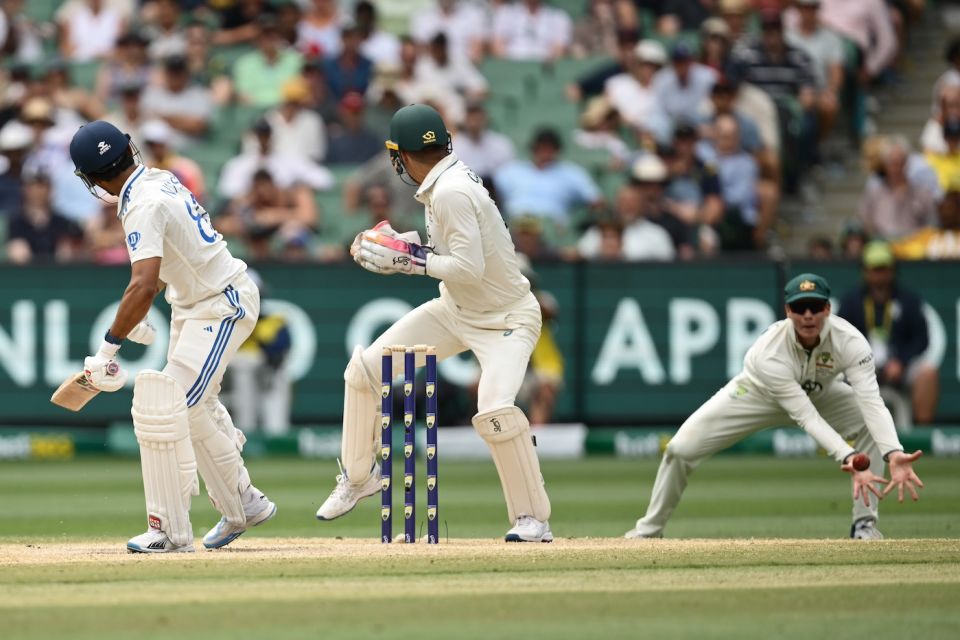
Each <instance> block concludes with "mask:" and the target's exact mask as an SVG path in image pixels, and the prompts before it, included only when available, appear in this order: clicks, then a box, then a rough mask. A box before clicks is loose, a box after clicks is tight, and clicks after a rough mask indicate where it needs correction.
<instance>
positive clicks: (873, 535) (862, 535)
mask: <svg viewBox="0 0 960 640" xmlns="http://www.w3.org/2000/svg"><path fill="white" fill-rule="evenodd" d="M850 537H851V538H853V539H854V540H883V534H882V533H880V530H879V529H877V520H876V519H875V518H871V517H870V516H867V517H865V518H860V519H859V520H857V521H856V522H854V523H853V526H851V527H850Z"/></svg>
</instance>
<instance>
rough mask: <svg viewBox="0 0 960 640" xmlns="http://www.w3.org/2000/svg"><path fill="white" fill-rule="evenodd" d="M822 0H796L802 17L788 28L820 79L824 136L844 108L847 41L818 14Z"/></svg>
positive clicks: (791, 42) (818, 104) (821, 132)
mask: <svg viewBox="0 0 960 640" xmlns="http://www.w3.org/2000/svg"><path fill="white" fill-rule="evenodd" d="M820 2H821V0H796V2H795V4H796V6H797V9H798V13H799V16H800V19H799V21H798V23H797V25H796V27H794V28H792V29H787V32H786V42H787V44H789V45H790V46H791V47H796V48H797V49H799V50H800V51H803V52H804V53H805V54H806V55H807V57H808V58H809V59H810V61H811V63H812V68H813V73H814V78H815V79H816V87H817V98H816V109H817V113H818V115H819V124H818V127H817V130H818V133H819V135H820V139H821V140H823V139H824V138H826V137H827V135H828V134H829V133H830V131H832V130H833V123H834V121H835V120H836V117H837V112H838V110H839V109H840V101H839V96H840V92H841V91H842V90H843V80H844V70H843V64H844V59H843V58H844V53H843V42H842V41H841V40H840V38H839V37H838V36H837V34H835V33H834V32H833V31H831V30H830V29H828V28H826V27H825V26H824V25H823V24H822V23H821V22H820V18H819V16H818V11H819V9H820Z"/></svg>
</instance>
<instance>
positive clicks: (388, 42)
mask: <svg viewBox="0 0 960 640" xmlns="http://www.w3.org/2000/svg"><path fill="white" fill-rule="evenodd" d="M27 5H28V3H26V2H24V1H23V0H2V1H0V55H2V56H3V61H4V64H3V70H2V75H0V101H2V104H0V154H2V158H0V240H2V243H3V246H4V249H3V250H2V251H0V255H3V254H5V256H6V260H8V261H11V262H16V263H28V262H31V261H34V260H45V259H46V260H49V259H53V260H57V261H70V260H92V261H95V262H98V263H103V264H112V263H124V262H126V254H125V250H124V248H123V232H122V228H121V226H120V224H119V223H118V221H117V219H116V216H115V208H114V206H113V205H110V204H108V203H103V202H100V201H98V200H96V199H94V198H93V197H92V196H90V195H89V194H88V193H86V191H85V189H84V187H83V185H82V184H81V182H80V180H78V179H76V178H75V177H74V176H73V167H72V164H71V162H70V159H69V154H68V151H67V146H68V143H69V140H70V138H71V136H72V134H73V133H74V132H75V131H76V129H77V127H78V126H80V125H81V124H83V123H84V122H86V121H88V120H92V119H97V118H103V119H107V120H109V121H111V122H113V123H114V124H116V125H117V126H119V127H120V128H121V129H123V130H125V131H128V132H129V133H130V134H131V136H132V138H133V140H134V142H136V144H137V146H138V147H139V148H140V150H141V152H142V153H143V156H144V160H145V161H146V162H147V163H148V164H150V165H151V166H156V167H160V168H164V169H167V170H170V171H172V172H173V173H174V174H176V175H177V176H178V177H179V179H180V180H181V181H182V182H183V183H184V184H185V185H187V186H188V187H189V188H190V189H191V190H192V191H193V192H194V193H196V194H197V196H198V198H199V199H200V200H201V201H202V202H204V203H206V204H207V208H208V210H210V212H211V214H212V216H213V220H214V224H215V226H216V227H217V228H218V230H219V231H221V232H222V233H223V234H224V235H225V236H226V237H227V238H228V239H229V241H230V242H231V245H232V246H233V247H234V248H236V249H237V251H238V253H239V254H240V255H243V256H245V257H249V258H251V259H257V260H269V259H277V260H337V259H342V258H344V256H345V251H346V247H347V246H348V244H349V240H350V239H351V238H352V236H353V234H354V233H356V232H357V231H358V230H359V229H362V228H364V227H367V226H369V225H370V224H371V223H372V222H375V221H377V220H380V219H388V220H391V222H392V223H393V226H394V227H395V228H398V229H406V228H421V230H422V225H423V220H422V218H423V215H422V209H421V208H420V206H419V205H418V204H417V203H416V202H415V201H414V200H413V198H412V197H411V196H412V192H413V188H411V187H409V186H407V185H404V184H403V183H402V182H401V181H400V180H398V179H397V178H396V176H395V175H393V171H392V167H391V166H390V164H389V161H388V157H387V154H386V153H385V151H384V147H383V140H384V139H385V138H386V137H387V126H388V123H389V119H390V116H391V115H392V113H393V112H394V111H395V110H396V109H397V108H399V107H400V106H402V105H404V104H407V103H411V102H427V103H429V104H432V105H433V106H435V107H436V108H437V109H438V110H440V111H441V113H442V114H443V115H444V117H445V119H446V122H448V124H449V126H450V128H451V130H452V131H453V133H454V138H453V147H454V151H455V152H456V153H457V154H458V156H459V157H460V158H461V159H463V160H464V161H465V162H466V163H467V164H468V165H470V166H471V167H472V168H473V169H474V170H475V171H476V172H477V174H478V175H480V176H481V177H482V178H483V180H484V182H485V184H486V185H487V187H488V189H489V190H490V192H491V194H492V196H493V197H494V198H495V199H496V200H497V202H498V203H499V204H500V206H501V209H502V211H503V212H504V215H505V216H506V217H507V218H508V220H509V222H510V226H511V230H512V232H513V233H514V235H515V239H516V244H517V246H518V248H519V249H520V250H521V251H522V252H523V253H525V254H527V255H528V256H529V257H530V258H531V259H533V260H537V259H542V258H556V259H568V260H579V259H583V260H610V261H617V260H688V259H694V258H697V257H709V256H715V255H720V254H727V253H730V252H756V251H763V250H765V249H767V248H768V247H769V246H770V245H771V244H772V243H775V242H776V230H777V222H778V211H779V210H780V207H781V203H782V202H783V201H784V200H785V199H802V198H804V197H807V195H808V194H807V192H808V191H809V189H808V187H809V185H810V178H809V177H810V175H811V173H812V172H814V171H816V168H817V167H818V166H821V165H823V164H824V163H827V162H829V161H830V159H831V155H837V154H839V155H840V156H844V155H850V154H858V153H861V149H862V155H863V159H864V162H865V163H866V166H867V168H868V171H869V180H868V181H867V184H866V186H865V190H864V193H863V197H862V202H861V206H860V209H859V211H857V212H850V218H851V220H850V222H851V224H849V225H848V228H847V230H846V231H845V232H844V235H843V237H842V238H839V239H837V243H839V244H840V247H841V251H840V252H837V251H836V250H835V249H834V245H835V242H834V239H832V238H830V237H815V238H814V239H813V240H812V241H811V244H810V251H811V255H813V256H819V257H834V256H837V255H842V256H844V257H849V258H854V259H857V258H859V257H860V252H861V251H862V247H863V246H864V245H865V244H866V242H867V241H868V240H869V239H876V238H881V239H887V240H890V241H891V242H892V247H893V251H894V253H895V255H896V256H897V257H898V258H901V259H917V258H956V257H960V236H958V229H960V41H957V42H953V43H950V44H949V46H948V47H947V51H946V58H947V68H946V69H945V71H944V73H943V75H942V76H941V78H940V79H939V80H938V81H937V83H936V85H935V87H934V88H933V102H932V106H931V116H930V120H929V122H928V123H927V124H926V126H925V127H924V128H923V134H922V137H921V139H920V141H919V143H920V149H919V151H914V150H913V148H912V145H911V144H910V141H908V140H906V139H904V138H901V137H896V136H883V135H877V134H876V132H873V131H871V130H870V126H869V116H868V106H869V104H870V97H871V91H873V90H874V88H875V87H877V86H878V85H883V84H885V83H892V82H896V81H897V73H898V61H899V58H900V57H901V56H902V53H903V51H904V44H905V42H906V38H907V35H908V31H909V26H910V24H911V23H913V22H915V21H916V20H917V19H919V17H920V16H921V14H922V12H923V10H924V0H893V1H890V2H884V0H858V1H857V2H851V1H849V0H563V1H560V0H555V1H553V2H550V1H547V0H516V1H506V0H489V1H466V0H422V1H421V2H404V3H389V2H382V1H381V2H369V1H366V0H360V1H358V2H354V1H352V0H350V1H341V2H338V1H336V0H207V1H202V0H179V1H178V0H147V1H145V2H137V1H136V0H67V1H66V2H62V3H58V2H50V1H49V0H40V1H34V0H31V2H30V3H29V5H30V6H29V7H28V6H27ZM48 5H49V6H48ZM44 8H46V9H48V11H46V13H47V14H48V15H46V16H43V15H41V14H43V13H44V11H43V10H44ZM516 69H533V70H534V73H535V75H534V76H532V78H533V80H532V82H531V81H530V77H529V76H524V75H521V74H516V73H514V75H510V73H511V71H512V70H516ZM511 83H514V84H517V85H522V86H513V85H512V84H511ZM551 84H552V85H559V91H558V93H557V94H556V95H557V98H556V100H554V98H553V97H551V96H553V94H552V93H549V91H548V89H549V86H550V85H551ZM538 92H539V94H542V95H539V97H538ZM551 101H553V102H559V103H563V104H551ZM540 114H542V115H543V118H542V121H541V120H540V119H538V118H539V115H540ZM567 114H571V115H570V116H569V117H568V115H567ZM511 123H512V125H513V126H508V125H510V124H511ZM918 128H919V127H918ZM868 134H869V135H868Z"/></svg>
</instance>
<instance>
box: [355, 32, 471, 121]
mask: <svg viewBox="0 0 960 640" xmlns="http://www.w3.org/2000/svg"><path fill="white" fill-rule="evenodd" d="M419 61H420V55H419V51H418V49H417V45H416V43H415V42H414V41H413V40H412V39H410V38H404V39H403V40H401V44H400V66H399V67H395V66H392V65H389V66H388V65H382V66H381V67H380V70H379V71H378V75H379V78H378V83H377V85H378V86H373V87H371V90H370V91H369V96H368V98H369V99H370V100H371V102H374V103H377V102H379V101H380V97H381V95H382V92H383V90H384V89H385V88H386V87H388V86H389V87H390V88H391V89H392V90H393V91H394V92H395V93H396V94H397V96H398V97H399V98H400V100H401V102H403V103H404V104H413V103H416V102H430V103H434V104H435V105H436V108H437V110H438V111H440V112H441V113H443V114H444V115H445V116H446V119H447V121H448V122H462V121H463V119H464V117H465V114H466V111H465V110H466V105H465V102H464V99H463V96H461V95H460V94H458V93H457V92H456V91H455V90H454V89H453V87H452V86H451V85H448V84H446V83H444V82H435V81H434V80H433V79H432V78H429V77H425V76H424V75H422V74H420V73H418V65H419Z"/></svg>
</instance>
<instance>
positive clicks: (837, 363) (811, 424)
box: [736, 316, 903, 454]
mask: <svg viewBox="0 0 960 640" xmlns="http://www.w3.org/2000/svg"><path fill="white" fill-rule="evenodd" d="M840 374H846V379H847V382H849V384H850V386H851V387H852V388H853V392H854V397H855V398H856V401H857V406H858V407H859V409H860V413H861V414H863V419H864V422H865V423H866V426H867V429H868V430H869V432H870V435H871V436H872V437H873V439H874V441H875V442H876V443H877V445H878V446H879V447H880V451H881V452H882V453H884V454H887V453H889V452H890V451H894V450H902V449H903V447H902V446H901V445H900V440H899V439H898V438H897V431H896V428H895V427H894V425H893V418H892V417H891V416H890V411H889V410H888V409H887V407H886V405H884V403H883V400H882V399H881V398H880V387H879V385H878V384H877V376H876V371H875V369H874V362H873V352H872V351H871V350H870V343H868V342H867V339H866V338H864V337H863V334H861V333H860V331H858V330H857V328H856V327H854V326H853V325H852V324H850V323H849V322H847V321H846V320H844V319H843V318H840V317H838V316H829V317H828V318H827V319H826V322H824V325H823V330H822V331H821V332H820V344H818V345H817V346H816V347H815V348H814V349H812V350H810V351H807V350H806V349H804V348H803V347H802V346H801V345H800V343H799V342H797V338H796V331H795V330H794V328H793V323H792V322H791V321H790V320H789V319H787V320H780V321H779V322H775V323H773V324H772V325H770V327H769V328H767V330H766V331H765V332H764V333H763V335H761V336H760V338H759V339H758V340H757V341H756V342H755V343H754V345H753V346H752V347H750V349H749V350H748V351H747V355H746V356H745V357H744V361H743V372H741V373H740V375H739V376H737V378H736V380H738V381H744V380H746V381H749V383H751V385H752V386H754V387H756V388H757V389H759V390H760V392H761V393H764V394H766V395H767V396H768V397H770V398H771V399H773V400H774V401H776V402H777V403H778V404H780V406H782V407H783V409H784V410H785V411H786V412H787V414H788V415H789V416H790V418H791V419H792V420H793V421H794V422H796V423H797V424H798V425H799V426H800V427H802V428H803V429H804V430H805V431H807V432H809V433H810V434H811V435H812V436H813V437H814V438H815V439H816V440H817V442H819V443H821V444H823V443H825V442H834V443H835V444H836V445H837V446H838V447H841V448H842V447H846V443H845V442H843V440H842V438H840V435H839V434H838V433H837V432H836V431H835V430H834V429H833V428H831V427H830V425H828V424H827V423H826V422H825V421H824V419H823V418H822V417H821V416H820V414H819V413H818V412H817V410H816V408H815V407H814V405H813V402H812V401H811V398H810V396H816V395H817V394H819V393H820V392H821V391H823V390H824V389H826V388H827V387H828V386H829V385H830V384H831V383H833V382H834V379H835V378H836V377H837V376H839V375H840ZM837 440H839V442H836V441H837Z"/></svg>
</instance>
